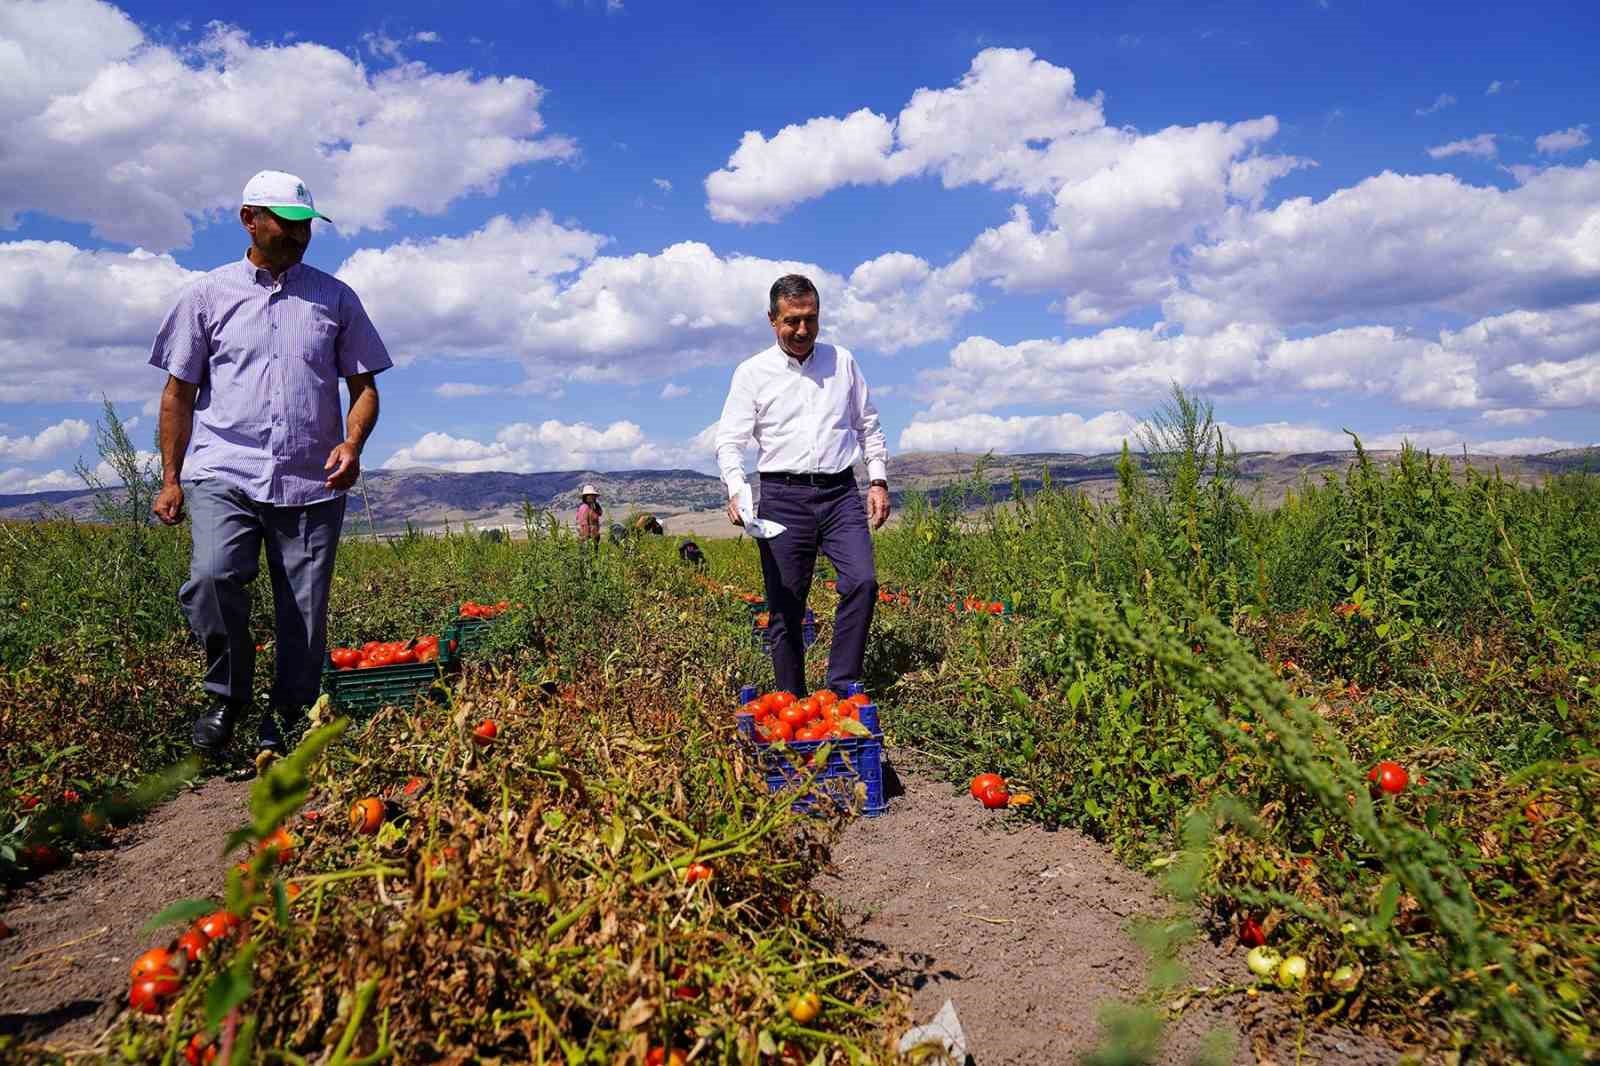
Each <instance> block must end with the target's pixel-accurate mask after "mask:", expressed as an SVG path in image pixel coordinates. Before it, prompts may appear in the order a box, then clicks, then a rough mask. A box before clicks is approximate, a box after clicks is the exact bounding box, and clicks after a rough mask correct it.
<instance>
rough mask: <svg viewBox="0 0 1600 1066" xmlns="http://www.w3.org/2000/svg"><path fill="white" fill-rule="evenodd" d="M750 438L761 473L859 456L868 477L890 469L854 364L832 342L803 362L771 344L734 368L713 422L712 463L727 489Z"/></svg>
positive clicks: (849, 461)
mask: <svg viewBox="0 0 1600 1066" xmlns="http://www.w3.org/2000/svg"><path fill="white" fill-rule="evenodd" d="M752 437H754V438H755V442H756V447H757V448H758V449H759V453H758V455H757V458H756V470H758V471H760V472H762V473H780V472H781V473H792V474H837V473H839V472H840V471H841V470H848V469H849V468H850V467H851V466H853V465H854V464H855V461H856V459H857V458H859V457H861V456H863V455H864V456H866V459H867V478H868V480H874V479H877V478H887V477H888V476H889V467H888V459H889V446H888V444H887V443H885V441H884V437H883V428H882V427H881V426H880V425H879V424H878V409H877V408H876V407H874V406H872V400H871V398H870V397H869V396H868V395H867V382H866V380H865V379H864V378H863V377H862V376H861V368H860V367H859V366H858V365H857V364H856V360H855V357H854V356H852V355H851V354H850V352H849V351H848V350H847V349H844V348H840V347H837V346H835V345H832V344H818V345H817V346H816V347H814V348H812V349H811V354H810V355H809V356H807V357H806V361H805V362H803V363H802V362H800V361H799V360H798V359H795V358H793V357H792V356H790V355H789V354H787V353H786V352H784V351H783V349H781V348H779V347H778V346H777V345H776V344H774V345H772V347H770V348H767V349H766V350H764V351H761V352H757V353H756V354H755V355H752V356H751V357H750V358H748V359H746V360H745V361H744V362H742V363H740V364H739V368H738V369H737V370H735V371H734V372H733V384H732V385H730V386H729V387H728V400H727V402H726V403H724V404H723V405H722V421H721V423H719V424H718V426H717V466H718V467H719V468H720V469H721V471H722V480H723V482H724V483H725V484H726V485H727V486H728V495H729V496H732V495H733V494H734V493H736V492H737V491H738V490H739V488H740V486H742V485H744V484H745V472H744V449H745V445H746V444H748V443H749V442H750V439H751V438H752Z"/></svg>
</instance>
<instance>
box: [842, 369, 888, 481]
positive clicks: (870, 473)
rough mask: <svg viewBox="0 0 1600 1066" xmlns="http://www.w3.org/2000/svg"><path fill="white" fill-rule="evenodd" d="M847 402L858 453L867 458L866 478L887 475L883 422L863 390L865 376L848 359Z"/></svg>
mask: <svg viewBox="0 0 1600 1066" xmlns="http://www.w3.org/2000/svg"><path fill="white" fill-rule="evenodd" d="M850 374H851V376H852V377H853V378H854V380H853V381H852V382H851V389H850V402H851V406H852V407H853V408H854V414H855V419H854V421H855V425H856V434H857V439H858V440H859V441H860V444H861V454H862V455H863V456H864V457H865V458H866V460H867V480H868V481H877V480H879V479H883V480H885V481H887V480H888V478H889V442H888V440H887V439H886V438H885V437H884V435H883V425H882V424H881V423H880V422H879V421H878V409H877V408H876V407H875V406H873V403H872V397H871V395H869V393H868V391H867V379H866V378H864V377H862V376H861V367H860V366H858V365H857V364H856V362H855V360H854V359H852V360H851V361H850Z"/></svg>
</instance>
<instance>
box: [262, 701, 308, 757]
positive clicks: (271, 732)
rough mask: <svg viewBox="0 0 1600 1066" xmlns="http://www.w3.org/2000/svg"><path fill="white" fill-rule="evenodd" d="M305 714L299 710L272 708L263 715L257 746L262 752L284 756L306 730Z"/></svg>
mask: <svg viewBox="0 0 1600 1066" xmlns="http://www.w3.org/2000/svg"><path fill="white" fill-rule="evenodd" d="M305 719H306V716H305V712H303V711H301V710H300V709H299V708H291V707H272V708H268V709H267V711H266V712H265V713H263V714H262V715H261V737H260V740H259V741H257V746H258V747H259V748H260V750H262V751H270V752H272V753H273V754H274V755H282V754H283V753H284V752H286V751H288V750H289V748H291V747H293V746H294V742H295V741H296V740H297V739H298V736H299V734H300V732H301V731H302V730H304V729H305Z"/></svg>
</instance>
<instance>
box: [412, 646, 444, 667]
mask: <svg viewBox="0 0 1600 1066" xmlns="http://www.w3.org/2000/svg"><path fill="white" fill-rule="evenodd" d="M438 661H439V645H437V644H430V645H428V646H427V647H426V648H418V649H417V662H419V663H436V662H438Z"/></svg>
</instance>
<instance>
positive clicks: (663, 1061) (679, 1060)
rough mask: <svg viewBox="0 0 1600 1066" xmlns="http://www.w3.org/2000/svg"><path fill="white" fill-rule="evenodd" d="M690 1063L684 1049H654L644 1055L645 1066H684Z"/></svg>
mask: <svg viewBox="0 0 1600 1066" xmlns="http://www.w3.org/2000/svg"><path fill="white" fill-rule="evenodd" d="M688 1061H689V1056H688V1055H686V1054H684V1052H683V1049H682V1048H673V1049H672V1050H670V1051H669V1050H667V1049H666V1048H664V1047H653V1048H651V1049H650V1050H649V1051H646V1052H645V1053H644V1066H684V1064H685V1063H687V1062H688Z"/></svg>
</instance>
